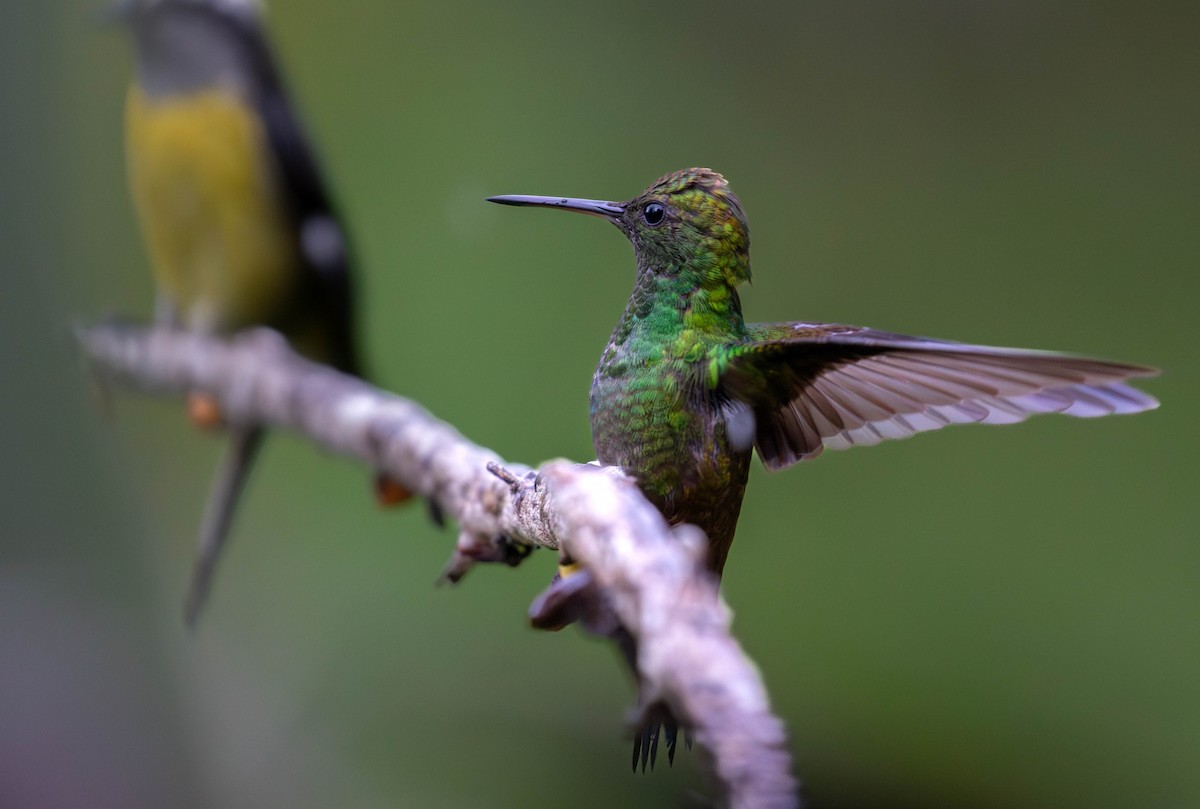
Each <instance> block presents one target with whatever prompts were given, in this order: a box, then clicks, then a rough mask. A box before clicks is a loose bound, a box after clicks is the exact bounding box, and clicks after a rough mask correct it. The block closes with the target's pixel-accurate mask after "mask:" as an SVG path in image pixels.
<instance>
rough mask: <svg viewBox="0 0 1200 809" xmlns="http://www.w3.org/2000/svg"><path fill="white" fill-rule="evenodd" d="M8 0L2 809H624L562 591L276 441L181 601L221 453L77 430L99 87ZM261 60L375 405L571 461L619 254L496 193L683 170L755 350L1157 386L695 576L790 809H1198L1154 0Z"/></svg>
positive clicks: (386, 41) (112, 44)
mask: <svg viewBox="0 0 1200 809" xmlns="http://www.w3.org/2000/svg"><path fill="white" fill-rule="evenodd" d="M93 8H94V6H93V5H91V4H87V3H78V2H72V3H67V4H59V3H28V4H24V3H23V4H10V6H9V7H8V8H7V13H8V15H9V21H8V22H7V24H6V26H5V30H4V33H3V34H2V35H0V36H3V37H4V42H3V45H4V47H2V48H0V60H3V61H2V65H3V71H2V72H0V88H2V89H3V103H4V109H5V114H4V125H3V128H2V129H0V139H2V145H3V147H4V153H5V155H7V157H6V159H5V160H4V178H5V180H4V184H3V191H2V192H0V223H2V225H0V226H2V227H3V235H4V246H5V255H6V258H5V264H6V266H5V267H4V269H3V273H2V278H3V281H2V285H0V315H2V317H0V324H2V325H0V328H2V329H3V330H4V331H3V341H2V342H0V379H3V380H4V381H3V385H4V402H5V405H4V416H5V417H4V419H3V420H2V421H0V442H2V443H0V446H2V447H3V453H4V458H3V484H4V485H3V487H0V515H2V516H0V542H2V543H3V545H2V546H0V548H2V554H3V555H2V556H0V805H5V806H24V805H33V798H34V796H35V795H36V796H38V798H39V800H38V801H37V805H39V806H61V807H75V806H85V805H86V806H89V807H108V806H114V807H115V806H122V807H128V806H177V807H187V806H222V807H261V806H284V805H286V806H291V807H309V806H311V807H317V806H328V805H354V806H361V807H372V806H513V807H516V806H521V807H524V806H564V805H571V806H596V807H600V806H612V805H628V806H661V805H664V804H667V805H670V804H671V803H673V802H675V801H677V800H678V796H680V795H683V794H686V793H687V792H688V791H691V790H702V789H703V782H702V780H701V777H700V775H699V772H698V769H697V761H696V756H695V755H694V754H693V755H690V756H688V755H685V756H683V759H684V761H683V763H682V765H679V764H677V766H676V767H675V768H674V769H673V770H666V771H662V770H660V771H659V772H658V773H656V774H655V775H653V776H652V777H636V778H635V777H631V776H630V775H629V774H628V772H627V747H626V742H625V741H624V740H623V739H622V738H621V736H620V730H621V727H620V720H621V716H622V711H623V710H625V708H626V707H627V706H628V705H629V704H630V690H629V688H628V685H627V683H626V682H625V681H624V680H623V675H622V674H621V672H620V670H619V668H618V666H617V663H616V661H615V659H614V656H613V655H612V654H611V652H610V651H609V650H608V649H607V648H605V647H603V646H601V645H599V644H595V643H591V642H589V641H587V640H586V639H584V638H583V637H581V636H580V635H579V634H578V633H576V632H568V633H565V634H563V635H559V636H544V635H539V634H536V633H534V632H532V631H531V630H528V629H526V628H525V627H524V619H523V615H524V610H525V607H526V605H527V603H528V601H529V600H530V598H531V596H532V594H533V593H534V592H536V591H537V590H538V589H539V588H540V587H541V586H542V585H543V584H544V583H545V582H546V581H547V580H548V578H549V576H550V575H551V571H552V568H553V559H552V558H551V557H550V555H548V554H538V555H537V556H535V557H534V558H533V559H532V560H531V561H529V562H528V563H527V564H526V565H525V566H524V567H523V568H521V569H519V570H517V571H508V570H480V571H477V572H476V573H474V574H472V576H471V577H470V578H469V579H468V580H467V581H466V582H465V583H464V584H463V585H462V586H461V587H459V588H456V589H452V590H451V589H444V588H443V589H434V588H433V587H432V586H431V585H432V582H433V580H434V578H435V577H436V576H437V573H438V571H439V569H440V566H441V564H442V562H443V561H444V559H445V557H446V556H447V554H448V552H449V543H450V541H451V539H452V534H450V533H439V532H437V531H435V530H434V529H433V528H432V527H431V526H430V525H429V524H428V522H427V521H426V520H425V519H424V517H423V515H422V514H421V513H420V510H419V509H418V508H413V509H409V510H408V511H406V512H404V513H399V514H379V513H377V512H376V511H375V510H374V508H373V506H372V505H371V502H370V500H369V497H368V492H367V488H366V475H365V473H364V472H363V470H360V469H357V468H354V467H352V466H351V465H349V464H347V463H345V462H342V461H340V460H335V459H330V458H327V457H323V456H321V455H320V454H318V453H316V452H314V451H313V450H312V449H311V448H309V447H308V446H306V445H304V444H303V443H302V442H299V441H297V440H295V439H293V438H290V437H286V436H280V437H276V438H275V439H274V440H273V441H272V442H271V443H270V444H269V445H268V448H267V450H266V452H265V453H264V458H263V462H262V463H261V465H260V467H259V468H258V469H257V470H256V476H255V478H254V480H253V481H252V484H251V488H250V491H249V496H248V498H247V500H246V502H245V503H244V509H243V512H242V514H241V518H240V521H239V523H238V524H237V526H236V529H235V530H236V536H235V538H234V542H233V546H232V548H231V553H230V554H229V556H228V558H227V559H226V564H225V566H224V569H223V570H222V572H221V576H220V579H219V581H218V584H217V588H216V592H215V593H214V596H215V598H214V602H213V605H212V609H211V611H210V613H209V614H208V615H207V616H206V619H205V620H204V622H203V623H202V625H201V627H200V629H199V631H198V632H197V633H196V634H195V635H194V636H192V637H189V636H187V634H186V633H185V632H184V630H183V627H182V623H181V621H180V620H179V618H178V616H179V604H180V600H181V597H182V593H183V586H184V581H185V576H186V571H187V566H188V563H189V558H190V554H191V543H192V536H193V532H194V530H195V526H196V523H197V520H198V519H199V514H200V509H201V506H202V501H203V496H204V490H205V487H206V486H207V483H208V477H209V475H210V472H211V468H212V466H213V464H214V462H215V457H216V453H217V447H218V444H217V442H216V441H215V440H213V439H210V438H206V437H202V436H197V435H196V434H194V433H193V432H192V431H191V430H190V429H189V428H188V427H187V426H186V425H185V423H184V420H183V418H182V415H181V413H180V410H179V408H178V407H177V406H175V405H173V404H164V403H162V402H150V401H146V400H142V399H139V398H137V397H132V396H128V395H124V394H120V393H118V394H116V395H115V396H114V397H112V399H111V400H110V401H109V402H108V407H107V409H105V408H104V407H102V406H101V405H99V404H98V403H97V401H96V400H94V399H89V389H88V386H87V380H86V378H85V377H84V375H83V374H82V373H81V372H80V369H79V364H78V360H77V356H76V353H75V352H74V351H73V349H72V346H71V343H70V339H69V335H68V327H69V325H70V323H71V322H72V321H73V320H76V319H92V318H96V317H99V316H102V315H105V314H109V313H122V314H126V315H131V316H138V317H145V316H147V315H148V313H149V310H150V300H151V288H150V283H149V277H148V272H147V270H146V266H145V260H144V258H143V257H142V254H141V250H140V245H139V243H138V240H137V235H136V230H135V227H134V222H133V219H132V214H131V211H130V209H129V205H128V202H127V199H126V193H125V189H124V184H123V165H122V141H121V105H122V101H123V92H124V85H125V82H126V81H127V77H128V73H129V55H128V52H127V49H126V47H125V44H126V43H125V42H124V41H123V39H122V38H121V37H120V36H119V35H118V33H117V32H114V31H108V30H104V29H98V28H96V27H95V26H94V25H93V24H92V23H91V20H90V17H89V14H90V12H91V11H92V10H93ZM270 20H271V25H272V29H273V31H274V32H275V34H276V40H277V44H278V47H279V51H280V52H281V55H282V56H283V58H284V61H285V62H286V65H287V68H288V72H289V74H290V76H291V83H292V85H293V89H294V91H295V95H296V96H297V98H298V100H299V101H300V103H301V106H302V107H303V110H304V113H305V117H306V119H307V120H308V122H309V123H310V124H311V127H312V129H313V132H314V135H315V138H316V140H317V142H318V143H319V146H320V151H321V153H322V156H323V158H324V163H325V165H326V168H327V169H328V173H329V175H330V177H331V179H332V180H333V182H334V184H335V186H336V193H337V196H338V198H339V199H340V201H341V203H342V206H343V208H344V210H345V212H346V215H347V217H348V219H349V222H350V225H351V228H352V231H353V235H354V237H355V243H356V246H357V251H358V254H359V256H360V258H361V276H360V279H361V280H360V286H361V291H362V296H361V297H362V305H363V314H364V329H363V341H364V343H365V346H366V349H367V353H368V355H369V358H370V361H371V364H372V367H373V368H374V371H375V374H376V376H377V378H378V380H379V381H380V383H381V384H382V385H384V386H385V387H388V388H390V389H393V390H396V391H399V392H401V393H404V394H406V395H410V396H413V397H415V398H417V399H419V400H420V401H422V402H424V403H425V404H426V405H427V406H429V407H430V408H432V409H433V410H434V411H435V412H436V413H438V414H439V415H441V416H443V417H444V418H447V419H448V420H450V421H452V422H453V423H455V424H456V425H457V426H458V427H459V428H460V429H462V430H463V431H464V432H465V433H466V434H467V435H468V436H470V437H472V438H473V439H475V440H477V441H479V442H481V443H483V444H486V445H488V446H491V447H493V448H495V449H496V450H498V451H499V452H501V453H502V454H504V455H506V456H507V457H511V458H513V459H517V460H522V461H526V462H537V461H540V460H543V459H546V458H550V457H555V456H567V457H572V458H576V459H587V458H589V457H591V452H590V441H589V437H588V432H587V424H586V404H585V403H586V392H587V386H588V382H589V380H590V376H591V369H592V367H593V365H594V363H595V361H596V359H597V357H598V354H599V350H600V347H601V346H602V345H603V342H604V340H605V338H606V337H607V334H608V331H609V329H610V328H611V325H612V323H613V321H614V320H615V319H616V316H617V314H618V311H619V309H620V307H621V306H622V304H623V301H624V297H625V295H626V294H627V292H628V287H629V284H630V279H631V259H630V252H629V248H628V246H627V245H626V244H624V243H623V240H622V239H621V237H620V236H619V234H617V233H616V232H614V231H613V230H612V229H611V228H608V227H606V226H604V225H603V224H601V223H599V222H595V221H591V220H587V219H583V218H579V217H562V216H556V215H553V214H545V213H542V212H536V211H514V210H509V209H500V208H498V207H494V206H488V205H486V204H484V203H483V202H482V198H483V197H484V196H487V195H489V194H495V193H545V194H557V193H562V194H573V195H581V196H595V197H606V198H624V197H627V196H631V195H632V194H634V193H636V192H637V191H638V190H640V189H641V188H642V187H643V186H644V185H646V184H647V183H648V182H649V181H650V180H652V179H654V178H655V177H656V176H658V175H659V174H661V173H664V172H666V171H669V170H672V169H676V168H681V167H684V166H688V165H709V166H712V167H713V168H716V169H718V170H720V171H722V172H724V173H725V174H726V175H727V176H728V177H729V178H730V179H731V181H732V184H733V187H734V188H735V190H736V191H737V192H738V193H739V195H740V196H741V198H742V201H743V203H744V205H745V207H746V210H747V211H748V214H749V216H750V220H751V224H752V229H753V234H754V261H755V265H754V266H755V275H756V284H755V286H753V287H751V288H749V289H747V290H746V291H745V294H744V296H743V302H744V304H745V309H746V312H747V314H748V316H749V317H750V318H752V319H757V320H777V319H810V320H837V321H843V322H850V323H862V324H869V325H873V326H877V327H880V328H887V329H892V330H895V331H901V332H909V333H916V334H929V335H934V336H942V337H949V338H957V339H963V340H970V341H975V342H985V343H997V344H1014V345H1022V346H1032V347H1045V348H1060V349H1065V350H1074V351H1080V352H1085V353H1091V354H1096V355H1098V356H1103V357H1112V358H1115V359H1124V360H1130V361H1137V362H1145V363H1149V364H1154V365H1159V366H1162V367H1163V368H1165V369H1166V372H1165V374H1164V375H1163V377H1161V378H1160V379H1158V380H1154V381H1152V382H1150V383H1148V385H1147V387H1148V388H1149V389H1150V390H1151V391H1153V392H1154V393H1155V394H1156V395H1158V396H1159V397H1160V398H1161V399H1162V400H1163V402H1164V407H1163V408H1162V409H1161V410H1160V411H1158V412H1155V413H1151V414H1146V415H1142V416H1137V417H1131V418H1122V419H1108V420H1101V421H1094V422H1082V421H1077V420H1069V419H1056V418H1049V417H1046V418H1039V419H1035V420H1034V421H1032V422H1030V423H1028V424H1025V425H1022V426H1018V427H1009V428H1002V429H982V428H979V429H966V428H955V429H950V430H946V431H943V432H941V433H938V434H935V435H931V436H922V437H919V438H916V439H915V440H912V441H907V442H900V443H896V444H892V445H885V446H881V447H876V448H873V449H870V450H854V451H852V452H848V453H828V454H827V455H826V456H824V457H822V458H820V459H819V460H818V461H816V462H814V463H812V464H807V465H803V466H802V467H801V468H797V469H793V470H790V471H788V472H786V473H782V474H778V475H768V474H765V473H763V472H762V471H761V470H756V473H755V475H754V479H753V480H752V482H751V486H750V490H749V496H748V498H747V502H746V506H745V510H744V512H743V514H744V516H743V519H742V524H741V528H740V532H739V540H738V542H737V543H736V544H735V547H734V550H733V553H732V556H731V561H730V565H729V568H728V574H727V579H726V588H725V592H726V596H727V598H728V600H729V601H730V603H731V605H732V606H733V608H734V609H735V611H736V613H737V631H738V633H739V636H740V637H741V639H742V640H743V642H744V643H745V645H746V646H747V648H748V649H749V651H750V652H751V653H752V654H753V655H754V657H755V658H756V660H757V661H758V663H759V664H760V666H761V668H762V671H763V673H764V676H765V677H766V680H767V683H768V685H769V687H770V689H771V692H772V695H773V698H774V700H775V703H776V705H777V706H778V708H779V710H780V711H781V712H782V714H783V716H784V717H785V719H786V721H787V723H788V727H789V729H790V732H791V734H792V736H793V739H794V747H795V751H796V755H797V759H798V766H799V769H800V771H801V773H802V774H803V775H804V776H805V777H806V779H807V781H808V783H809V786H810V792H811V795H812V797H813V800H814V804H815V805H816V806H826V807H841V806H846V807H848V806H855V807H864V806H880V807H882V806H896V807H901V806H914V807H915V806H921V807H935V806H946V807H952V806H953V807H964V806H970V807H1022V809H1031V808H1033V807H1059V806H1073V805H1087V806H1091V807H1109V806H1111V807H1118V806H1162V807H1169V806H1187V805H1195V804H1196V803H1200V768H1198V767H1197V766H1196V760H1197V752H1198V751H1200V689H1197V687H1196V684H1197V683H1198V682H1200V622H1198V621H1197V615H1198V609H1200V595H1198V593H1200V590H1198V587H1197V581H1200V531H1198V530H1197V524H1196V507H1197V502H1198V501H1197V490H1198V486H1197V484H1198V483H1200V476H1198V474H1197V459H1198V450H1200V441H1198V440H1197V439H1198V436H1197V432H1198V431H1197V427H1196V421H1195V414H1196V412H1197V405H1198V397H1200V383H1198V382H1197V378H1196V369H1197V361H1196V353H1195V349H1194V344H1195V338H1194V337H1188V336H1187V334H1188V333H1190V332H1189V331H1188V330H1189V329H1190V328H1191V326H1192V325H1193V322H1194V312H1195V310H1196V307H1197V304H1198V303H1200V300H1198V296H1197V292H1198V290H1200V284H1198V283H1197V280H1196V278H1197V271H1198V270H1200V238H1198V236H1197V222H1198V215H1200V182H1198V181H1200V137H1198V135H1197V133H1198V132H1200V112H1198V111H1200V105H1198V104H1197V100H1196V88H1197V86H1200V51H1198V50H1197V48H1196V40H1195V32H1196V29H1197V22H1198V15H1197V13H1196V11H1195V5H1194V4H1187V3H1150V4H1133V3H1125V4H1121V3H1095V2H1069V1H1068V0H1052V1H1051V2H1033V0H1017V1H1016V2H1006V3H952V2H945V0H941V1H940V2H939V1H937V0H918V2H912V3H904V4H894V3H888V2H883V1H882V0H862V1H861V2H846V3H829V4H813V3H807V2H803V3H775V4H753V3H749V4H729V3H715V2H698V3H697V2H693V3H676V2H661V3H630V2H608V3H591V4H569V3H552V2H536V3H534V2H530V3H507V4H494V3H482V2H468V3H462V4H445V3H435V2H420V3H396V2H393V0H373V1H370V2H368V1H367V0H351V1H350V2H344V3H330V2H318V0H289V2H287V3H283V2H278V3H275V4H274V5H273V6H272V7H271V15H270Z"/></svg>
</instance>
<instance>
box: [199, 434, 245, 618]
mask: <svg viewBox="0 0 1200 809" xmlns="http://www.w3.org/2000/svg"><path fill="white" fill-rule="evenodd" d="M263 434H264V431H263V428H262V427H258V426H254V427H236V428H234V429H232V430H231V431H230V436H229V446H228V447H227V449H226V450H225V456H224V457H223V458H222V459H221V464H220V466H218V467H217V473H216V476H215V477H214V479H213V484H212V489H211V490H210V491H209V495H208V504H207V505H206V506H205V509H204V519H203V521H202V522H201V524H200V540H199V545H198V547H197V549H196V561H195V562H194V563H193V565H192V576H191V581H190V582H189V584H188V594H187V600H186V601H185V602H184V610H183V615H184V621H185V622H186V623H187V626H188V628H189V629H190V628H193V627H195V625H196V619H197V618H199V616H200V611H201V610H202V609H204V604H205V601H207V599H208V591H209V589H210V588H211V587H212V581H213V574H214V573H215V572H216V567H217V561H218V560H219V559H220V556H221V550H222V549H223V548H224V546H225V540H226V538H228V536H229V527H230V524H231V523H232V522H233V512H234V510H235V509H236V508H237V502H238V498H239V497H240V496H241V493H242V489H243V488H245V485H246V479H247V477H248V473H249V471H250V467H251V465H252V464H253V462H254V457H255V455H256V454H257V453H258V448H259V447H260V446H261V445H262V438H263Z"/></svg>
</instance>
